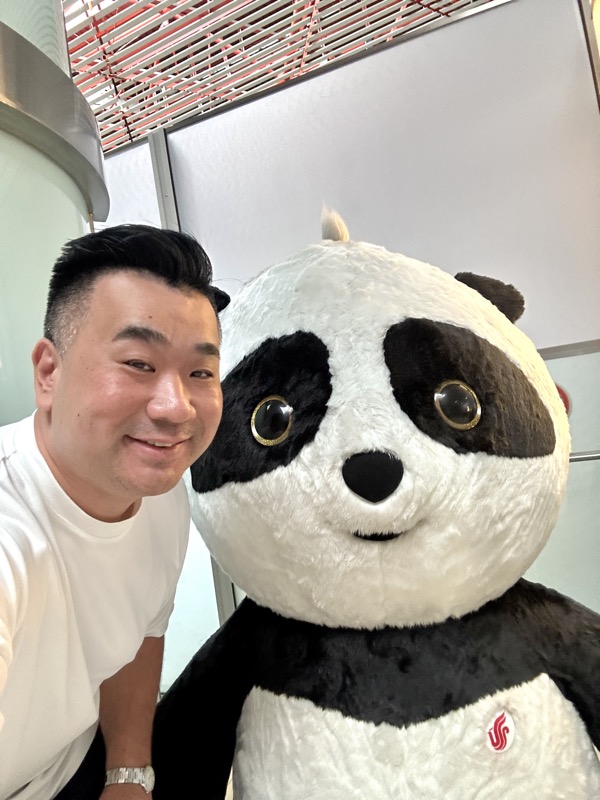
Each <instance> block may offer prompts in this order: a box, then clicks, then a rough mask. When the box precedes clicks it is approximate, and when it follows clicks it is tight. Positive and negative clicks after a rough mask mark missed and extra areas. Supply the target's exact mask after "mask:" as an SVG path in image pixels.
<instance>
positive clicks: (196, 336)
mask: <svg viewBox="0 0 600 800" xmlns="http://www.w3.org/2000/svg"><path fill="white" fill-rule="evenodd" d="M33 359H34V365H35V371H36V400H37V405H38V409H39V413H38V414H37V415H36V435H37V438H38V443H39V444H40V448H41V450H42V453H43V454H44V456H45V458H46V460H47V461H48V463H49V466H50V468H51V469H52V471H53V473H54V475H55V477H56V478H57V479H58V481H59V483H60V484H61V486H62V487H63V489H64V490H65V491H66V492H67V494H69V496H70V497H71V498H72V499H73V500H74V501H75V502H76V503H77V504H78V505H80V506H81V507H82V508H83V509H84V510H85V511H87V513H88V514H91V515H92V516H95V517H98V518H99V519H107V520H109V519H117V518H119V517H120V516H122V515H123V514H126V513H127V512H128V510H129V509H130V507H131V505H132V504H133V503H135V502H137V501H138V500H140V499H141V497H143V496H147V495H156V494H161V493H163V492H166V491H168V490H169V489H171V488H172V487H173V486H175V484H176V483H177V481H178V480H179V479H180V478H181V476H182V474H183V472H184V471H185V469H186V468H187V467H188V466H189V465H190V464H191V463H192V462H193V461H195V459H196V458H197V457H198V456H199V455H200V454H201V453H203V452H204V450H206V448H207V447H208V445H209V444H210V442H211V441H212V439H213V436H214V434H215V432H216V430H217V426H218V424H219V421H220V418H221V411H222V394H221V386H220V381H219V332H218V327H217V320H216V316H215V313H214V310H213V308H212V306H211V304H210V301H209V300H208V299H207V298H206V297H204V296H203V295H201V294H199V293H197V292H193V291H187V290H185V291H180V290H179V289H175V288H173V287H170V286H167V284H165V283H163V282H162V281H160V280H159V279H157V278H154V277H152V276H148V275H144V274H140V273H136V272H134V271H131V270H127V271H119V272H112V273H108V274H106V275H103V276H101V277H100V278H99V279H98V280H97V281H96V283H95V284H94V287H93V289H92V295H91V301H90V306H89V311H88V313H87V314H86V315H85V318H84V320H83V322H82V324H81V326H80V327H79V330H78V331H77V333H76V335H75V338H74V340H73V342H72V343H71V344H70V345H69V347H68V349H67V350H66V352H65V353H64V354H63V355H62V356H61V355H59V354H58V353H57V351H56V349H55V348H54V346H53V345H52V344H51V343H50V342H48V341H47V340H42V341H41V342H39V343H38V345H36V348H35V350H34V353H33ZM38 417H39V418H40V419H39V420H38V419H37V418H38Z"/></svg>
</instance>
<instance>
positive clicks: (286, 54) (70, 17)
mask: <svg viewBox="0 0 600 800" xmlns="http://www.w3.org/2000/svg"><path fill="white" fill-rule="evenodd" d="M509 1H510V0H432V1H431V2H414V0H403V1H401V2H396V3H391V2H389V0H388V1H385V0H367V1H366V2H365V1H363V2H359V1H358V0H337V2H332V1H331V0H304V2H299V1H298V0H287V1H286V2H284V0H274V1H273V2H266V3H265V2H256V0H232V1H231V2H204V3H199V2H192V0H145V1H144V0H63V11H64V17H65V25H66V30H67V39H68V47H69V55H70V59H71V68H72V73H73V79H74V81H75V83H76V85H77V86H78V87H79V89H80V90H81V91H82V93H83V94H84V95H85V97H86V98H87V100H88V102H89V103H90V105H91V107H92V110H93V112H94V114H95V115H96V119H97V121H98V126H99V129H100V136H101V139H102V146H103V149H104V151H105V152H109V151H111V150H115V149H116V148H119V147H122V146H124V145H126V144H129V143H130V142H133V141H136V140H138V139H141V138H143V137H145V136H147V135H148V134H149V133H150V132H151V131H152V130H156V129H158V128H162V127H169V126H171V125H174V124H175V123H178V122H181V121H183V120H186V119H190V118H191V117H196V116H200V115H202V114H206V113H208V112H210V111H214V110H215V109H218V108H221V107H223V106H225V105H226V104H230V103H235V102H236V101H241V100H243V99H246V98H248V97H252V96H255V95H257V94H259V93H260V92H264V91H266V90H268V89H272V88H273V87H276V86H279V85H282V84H285V83H287V82H289V81H293V80H295V79H297V78H299V77H301V76H303V75H307V74H310V73H313V72H315V71H316V70H319V69H323V68H325V67H331V66H332V65H337V64H339V63H341V62H342V61H343V60H344V59H348V58H351V57H356V56H358V55H361V54H365V53H367V52H370V51H373V50H375V49H376V48H378V47H381V46H384V45H386V44H389V43H390V42H393V41H396V40H401V39H402V38H403V37H404V38H408V37H410V36H413V35H415V34H418V33H424V32H425V31H428V30H431V29H433V28H436V27H439V26H440V25H443V24H446V23H448V22H453V21H456V20H458V19H462V18H464V17H466V16H469V15H470V14H472V13H476V12H478V11H483V10H486V9H489V8H491V7H493V6H497V5H501V4H502V3H504V2H509Z"/></svg>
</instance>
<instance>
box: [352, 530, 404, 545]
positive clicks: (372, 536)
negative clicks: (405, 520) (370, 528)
mask: <svg viewBox="0 0 600 800" xmlns="http://www.w3.org/2000/svg"><path fill="white" fill-rule="evenodd" d="M352 536H356V538H357V539H366V540H367V541H369V542H389V541H391V540H392V539H397V538H398V537H399V536H402V534H401V533H392V532H391V531H390V532H388V533H361V532H360V531H353V532H352Z"/></svg>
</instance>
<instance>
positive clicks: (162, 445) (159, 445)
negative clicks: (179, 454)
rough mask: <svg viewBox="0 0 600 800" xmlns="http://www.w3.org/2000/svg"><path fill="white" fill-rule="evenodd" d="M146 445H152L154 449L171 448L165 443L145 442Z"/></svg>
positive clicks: (170, 445)
mask: <svg viewBox="0 0 600 800" xmlns="http://www.w3.org/2000/svg"><path fill="white" fill-rule="evenodd" d="M147 444H152V445H154V447H173V445H172V444H167V443H166V442H147Z"/></svg>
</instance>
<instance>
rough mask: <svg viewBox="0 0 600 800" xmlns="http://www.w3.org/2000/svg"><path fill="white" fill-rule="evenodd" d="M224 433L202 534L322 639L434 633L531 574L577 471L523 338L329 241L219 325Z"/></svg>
mask: <svg viewBox="0 0 600 800" xmlns="http://www.w3.org/2000/svg"><path fill="white" fill-rule="evenodd" d="M222 324H223V340H224V353H223V360H224V363H223V367H224V369H223V374H224V376H225V377H224V380H223V394H224V412H223V420H222V423H221V427H220V429H219V432H218V433H217V437H216V438H215V441H214V443H213V445H212V446H211V447H210V449H209V450H208V452H207V453H205V454H204V455H203V456H202V457H201V458H200V459H199V460H198V462H196V464H195V465H194V466H193V467H192V482H193V487H194V491H192V492H191V502H192V513H193V517H194V521H195V524H196V526H197V527H198V529H199V530H200V532H201V533H202V536H203V538H204V539H205V541H206V543H207V545H208V547H209V549H210V551H211V552H212V554H213V556H214V557H215V559H216V560H217V561H218V563H219V564H220V565H221V566H222V568H223V569H224V570H225V571H226V572H227V573H228V574H229V575H230V576H231V578H232V580H233V581H234V583H236V584H237V585H238V586H239V587H240V588H241V589H243V590H244V591H245V592H246V593H247V594H248V596H250V597H251V598H253V599H254V600H255V601H256V602H258V603H259V604H261V605H265V606H268V607H269V608H271V609H273V610H274V611H277V612H279V613H281V614H284V615H286V616H290V617H295V618H299V619H303V620H307V621H310V622H316V623H321V624H326V625H330V626H349V627H366V628H373V627H379V626H383V625H395V626H403V625H412V624H418V623H421V624H426V623H430V622H437V621H442V620H444V619H446V618H447V617H449V616H459V615H462V614H464V613H466V612H468V611H470V610H474V609H476V608H478V607H479V606H481V605H482V604H483V603H485V602H487V601H488V600H489V599H491V598H493V597H497V596H498V595H500V594H502V593H503V592H504V591H505V590H506V589H507V588H508V587H509V586H511V585H512V584H513V583H514V582H515V581H516V580H517V579H518V578H519V577H520V576H521V575H522V574H523V573H524V572H525V571H526V569H527V568H528V567H529V566H530V564H531V563H532V562H533V560H534V559H535V558H536V556H537V554H538V553H539V552H540V550H541V548H542V547H543V545H544V544H545V542H546V540H547V538H548V536H549V534H550V531H551V530H552V528H553V526H554V524H555V521H556V517H557V514H558V510H559V506H560V502H561V498H562V494H563V491H564V485H565V482H566V476H567V467H568V454H569V433H568V426H567V421H566V415H565V413H564V408H563V406H562V403H561V401H560V398H559V396H558V393H557V391H556V388H555V386H554V383H553V382H552V379H551V378H550V376H549V374H548V372H547V370H546V367H545V365H544V363H543V361H542V359H541V358H540V357H539V355H538V353H537V352H536V350H535V348H534V346H533V344H532V343H531V342H530V340H529V339H528V338H527V337H526V336H525V335H524V334H523V333H522V332H520V331H519V330H518V329H517V328H516V327H515V326H514V325H513V324H512V323H511V322H510V321H509V320H508V319H507V318H506V317H505V316H504V315H503V314H502V313H501V312H500V311H499V310H498V309H497V308H495V307H494V306H493V305H492V304H491V303H490V302H489V301H488V300H486V299H484V298H483V297H482V296H481V295H479V294H478V293H477V292H476V291H475V290H474V289H471V288H469V287H468V286H465V285H463V284H462V283H460V282H459V281H457V280H456V279H455V278H453V277H451V276H450V275H448V274H446V273H444V272H442V271H441V270H439V269H437V268H435V267H432V266H430V265H426V264H422V263H420V262H417V261H414V260H412V259H408V258H406V257H404V256H400V255H396V254H392V253H389V252H388V251H386V250H385V249H383V248H381V247H376V246H373V245H368V244H364V243H353V242H324V243H322V244H320V245H314V246H312V247H309V248H307V249H306V250H304V251H302V252H301V253H299V254H298V255H296V256H295V257H294V258H292V259H290V260H289V261H287V262H285V263H284V264H281V265H279V266H276V267H272V268H270V269H268V270H266V271H265V272H263V273H262V274H261V275H259V277H258V278H257V279H255V280H254V281H252V282H251V283H249V284H248V285H247V286H246V287H245V288H244V289H243V290H242V291H241V292H240V293H239V294H238V295H237V296H236V297H235V298H234V300H233V303H232V305H231V307H230V308H228V309H227V310H226V311H225V312H224V314H223V315H222Z"/></svg>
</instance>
